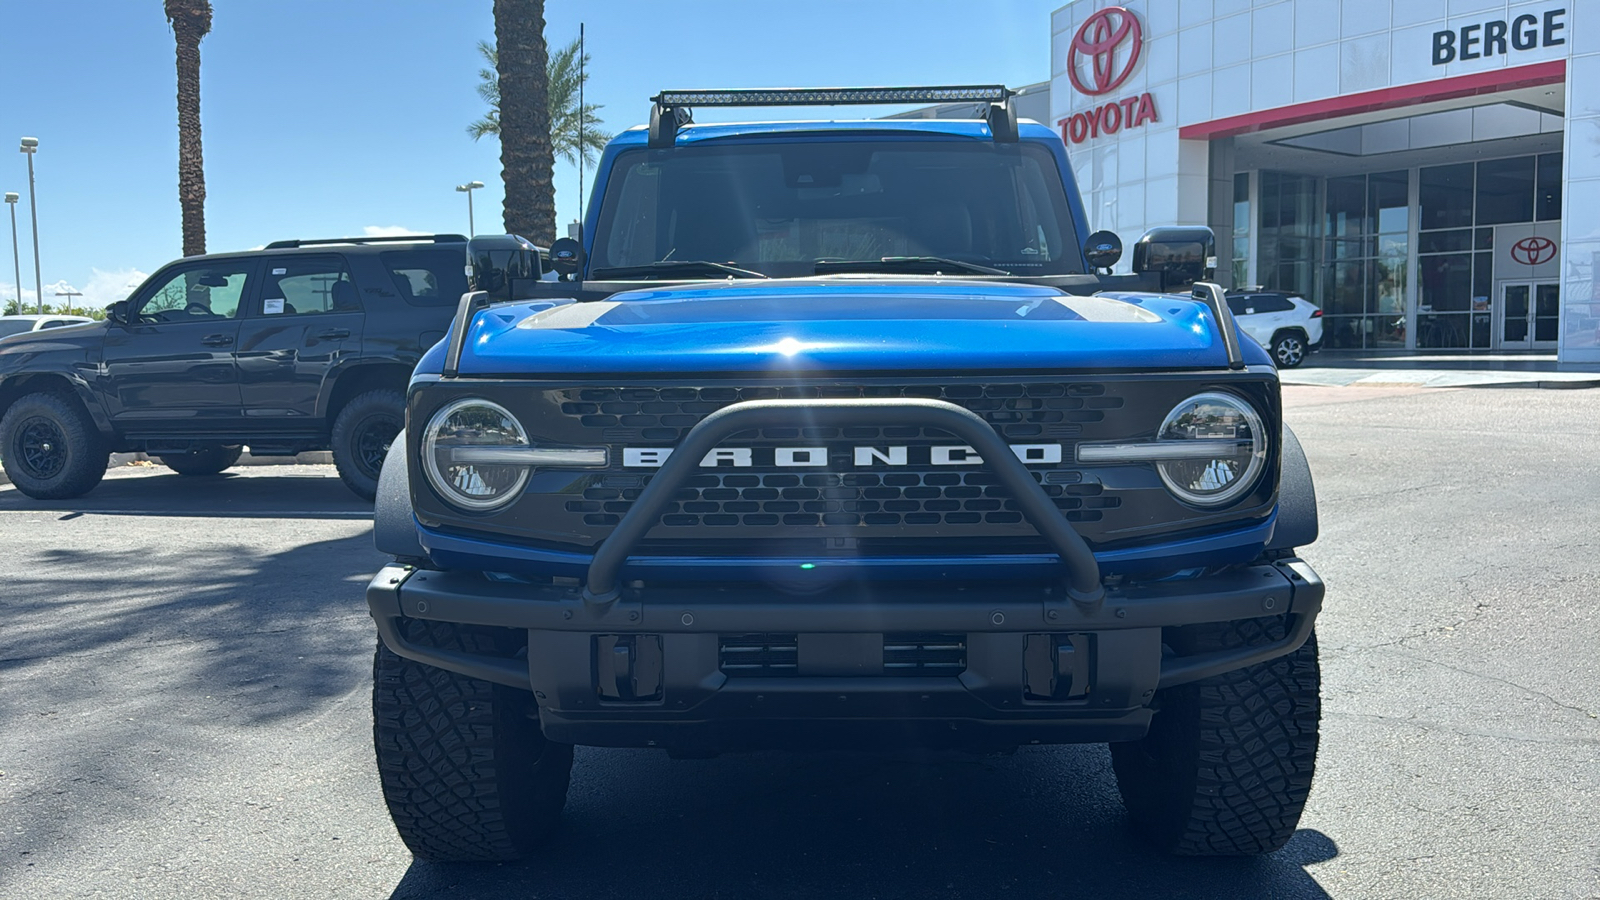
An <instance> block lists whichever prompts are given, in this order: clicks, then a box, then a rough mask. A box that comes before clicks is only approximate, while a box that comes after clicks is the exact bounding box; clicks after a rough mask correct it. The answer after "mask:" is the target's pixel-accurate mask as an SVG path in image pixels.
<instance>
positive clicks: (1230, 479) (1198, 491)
mask: <svg viewBox="0 0 1600 900" xmlns="http://www.w3.org/2000/svg"><path fill="white" fill-rule="evenodd" d="M1156 440H1157V441H1158V442H1160V443H1163V444H1171V445H1175V446H1173V447H1172V451H1173V455H1172V456H1170V457H1167V458H1164V459H1162V460H1160V461H1159V462H1157V463H1156V468H1157V469H1158V470H1159V471H1160V472H1161V480H1162V481H1164V482H1166V485H1167V490H1169V491H1171V492H1172V493H1173V494H1174V495H1176V496H1177V497H1178V499H1180V500H1182V501H1184V502H1185V503H1192V504H1194V505H1195V506H1221V505H1223V504H1225V503H1231V502H1232V501H1234V500H1237V499H1239V497H1240V496H1242V495H1243V494H1245V493H1246V492H1247V491H1249V490H1250V489H1251V488H1253V487H1255V484H1256V479H1257V477H1258V476H1259V475H1260V474H1261V470H1262V468H1263V467H1265V466H1266V463H1267V435H1266V432H1265V430H1264V429H1263V428H1262V425H1261V417H1260V416H1259V415H1257V414H1256V411H1255V409H1253V408H1252V407H1251V406H1250V404H1249V403H1246V402H1245V401H1244V400H1242V399H1240V398H1238V397H1234V396H1232V395H1230V394H1221V393H1207V394H1196V395H1195V396H1193V397H1190V398H1189V399H1187V400H1185V401H1183V402H1182V403H1180V404H1178V405H1177V406H1176V407H1174V408H1173V410H1172V412H1170V413H1167V419H1166V421H1164V422H1162V423H1161V432H1160V433H1159V434H1158V435H1157V436H1156ZM1179 442H1182V444H1187V445H1188V447H1187V448H1186V447H1184V446H1182V445H1181V444H1180V443H1179Z"/></svg>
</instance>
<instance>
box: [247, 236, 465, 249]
mask: <svg viewBox="0 0 1600 900" xmlns="http://www.w3.org/2000/svg"><path fill="white" fill-rule="evenodd" d="M424 241H432V242H434V243H435V244H456V243H461V244H464V243H466V242H467V236H466V235H464V234H398V235H393V236H387V237H343V238H317V239H316V240H308V241H299V240H296V241H273V242H272V243H270V244H268V245H267V246H266V249H268V250H285V249H293V248H295V247H310V246H314V245H317V244H406V243H409V244H420V243H422V242H424Z"/></svg>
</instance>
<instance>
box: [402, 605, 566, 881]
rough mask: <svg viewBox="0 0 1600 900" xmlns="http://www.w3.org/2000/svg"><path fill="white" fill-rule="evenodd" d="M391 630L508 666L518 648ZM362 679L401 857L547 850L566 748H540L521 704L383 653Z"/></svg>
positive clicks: (451, 634)
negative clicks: (367, 679) (504, 659)
mask: <svg viewBox="0 0 1600 900" xmlns="http://www.w3.org/2000/svg"><path fill="white" fill-rule="evenodd" d="M401 625H402V629H403V630H404V631H405V633H406V635H407V637H408V638H410V639H411V640H413V641H416V642H418V643H422V644H428V645H431V646H435V647H447V648H450V649H457V650H465V651H469V652H473V653H493V654H498V655H505V656H510V655H512V654H513V652H514V651H513V649H512V645H513V644H515V643H516V641H517V638H516V634H515V632H509V631H501V632H496V631H494V630H491V629H478V628H470V627H467V626H460V625H450V624H445V623H439V622H424V621H422V620H418V619H411V620H406V621H404V622H402V623H401ZM524 640H525V639H524ZM372 669H373V672H372V677H373V685H372V717H373V726H372V732H373V742H374V744H375V745H376V747H377V754H378V775H379V778H380V779H381V781H382V782H383V797H384V800H385V801H387V803H388V805H389V815H390V817H391V818H393V819H394V825H395V828H396V829H397V830H398V831H399V832H400V838H401V839H402V840H404V841H405V843H406V846H407V847H409V848H411V853H412V855H414V856H416V857H417V858H418V859H426V860H432V861H436V862H452V861H454V862H471V861H492V860H512V859H520V858H522V857H524V856H527V855H528V854H529V853H531V852H532V851H533V850H535V849H536V848H537V847H538V846H539V845H541V844H543V843H544V842H545V841H546V840H548V839H549V837H550V835H551V834H552V833H553V832H554V831H555V828H556V825H557V824H558V822H559V821H560V818H561V808H562V807H563V806H565V805H566V800H567V781H568V778H569V776H570V775H571V773H572V745H570V744H557V743H552V742H550V741H546V740H545V738H544V735H543V734H542V733H540V731H539V722H538V712H537V707H536V705H535V704H534V701H533V696H532V695H531V694H529V693H527V692H526V691H519V690H516V689H515V688H508V687H504V686H501V685H496V684H490V683H489V682H487V681H479V680H478V679H476V678H468V677H466V676H465V675H457V674H455V673H454V672H447V671H445V670H443V669H436V668H434V667H432V666H427V665H423V664H422V663H418V662H412V661H411V660H408V659H404V658H402V657H400V656H397V655H395V654H394V653H393V652H391V651H390V650H389V648H388V647H385V646H384V645H383V644H382V642H379V644H378V655H377V658H376V659H375V660H374V662H373V667H372Z"/></svg>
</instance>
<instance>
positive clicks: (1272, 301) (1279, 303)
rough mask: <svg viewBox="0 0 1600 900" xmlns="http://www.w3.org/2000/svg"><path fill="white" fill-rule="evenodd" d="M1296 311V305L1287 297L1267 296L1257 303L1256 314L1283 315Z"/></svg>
mask: <svg viewBox="0 0 1600 900" xmlns="http://www.w3.org/2000/svg"><path fill="white" fill-rule="evenodd" d="M1292 309H1294V304H1293V303H1290V302H1289V298H1287V297H1273V296H1270V295H1269V296H1265V297H1262V298H1261V299H1260V300H1257V301H1256V312H1265V313H1281V312H1289V311H1290V310H1292Z"/></svg>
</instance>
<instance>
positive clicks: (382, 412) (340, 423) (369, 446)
mask: <svg viewBox="0 0 1600 900" xmlns="http://www.w3.org/2000/svg"><path fill="white" fill-rule="evenodd" d="M405 425H406V398H405V395H403V394H401V393H400V392H399V391H388V390H380V391H367V392H366V393H364V394H357V395H356V396H355V397H354V398H352V399H351V400H350V402H349V403H346V404H345V405H344V409H341V410H339V415H338V417H337V418H335V419H334V420H333V464H334V465H335V466H337V467H338V469H339V477H340V478H341V479H343V480H344V484H345V487H347V488H349V489H350V490H352V491H355V492H356V493H357V494H358V495H360V496H361V497H363V498H365V499H367V500H371V499H372V498H373V497H376V496H377V495H378V475H379V473H381V472H382V471H383V458H384V456H385V455H386V454H387V453H388V452H389V442H390V441H392V440H394V438H395V436H396V435H398V434H399V433H400V431H401V429H403V428H405Z"/></svg>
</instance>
